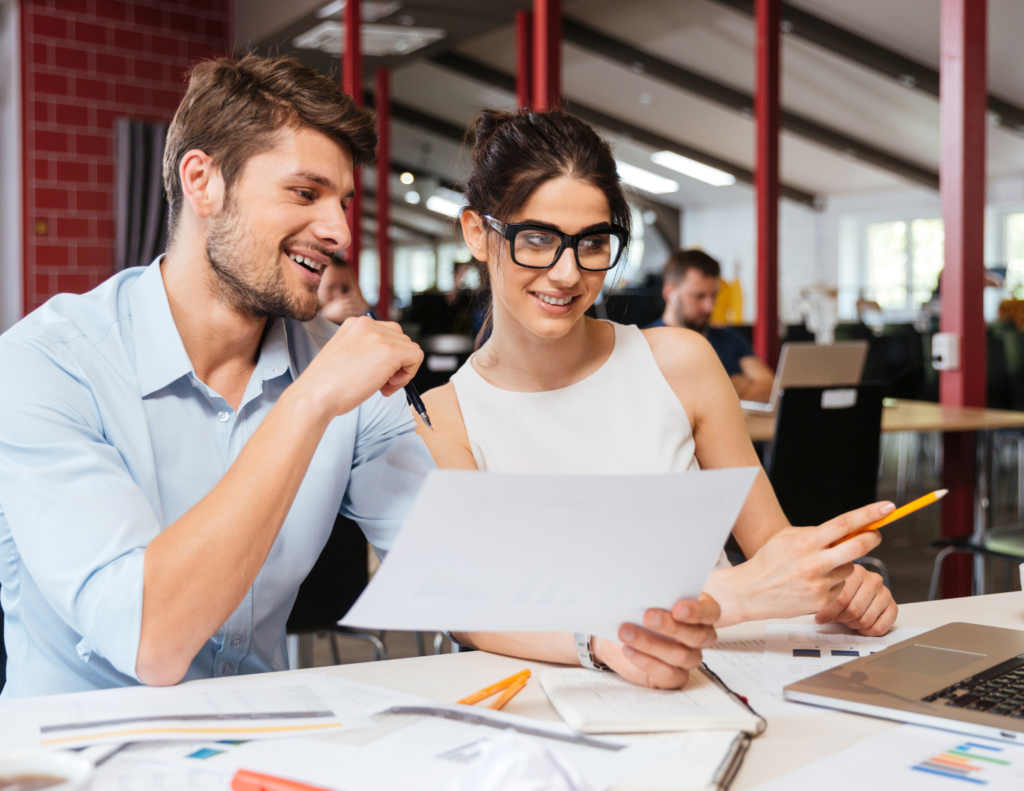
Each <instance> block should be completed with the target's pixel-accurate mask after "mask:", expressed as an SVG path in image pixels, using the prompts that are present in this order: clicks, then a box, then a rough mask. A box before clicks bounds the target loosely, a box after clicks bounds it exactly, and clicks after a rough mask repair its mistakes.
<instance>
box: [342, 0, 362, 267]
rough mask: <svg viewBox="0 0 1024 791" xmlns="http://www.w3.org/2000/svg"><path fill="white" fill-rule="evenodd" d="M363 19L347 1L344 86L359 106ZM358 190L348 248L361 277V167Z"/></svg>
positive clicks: (355, 176)
mask: <svg viewBox="0 0 1024 791" xmlns="http://www.w3.org/2000/svg"><path fill="white" fill-rule="evenodd" d="M361 26H362V20H361V18H360V4H359V3H358V2H352V3H345V42H344V43H345V54H344V55H342V60H341V89H342V90H343V91H345V93H347V94H348V95H349V96H351V97H352V98H353V99H355V100H356V107H362V106H363V48H362V35H361V32H362V31H361ZM352 176H353V179H354V181H355V194H354V195H353V196H352V203H350V204H349V208H348V227H349V230H350V231H351V233H352V244H351V245H350V246H349V248H348V253H347V258H348V262H349V266H351V267H352V271H353V272H355V274H356V279H357V280H358V278H359V253H360V251H361V250H362V247H363V245H362V241H363V240H362V220H363V174H362V171H361V170H360V169H359V168H355V169H354V170H353V173H352Z"/></svg>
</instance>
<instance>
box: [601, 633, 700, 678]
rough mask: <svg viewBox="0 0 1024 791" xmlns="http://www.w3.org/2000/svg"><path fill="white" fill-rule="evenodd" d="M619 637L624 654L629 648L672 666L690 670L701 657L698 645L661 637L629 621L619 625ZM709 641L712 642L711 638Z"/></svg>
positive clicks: (697, 663)
mask: <svg viewBox="0 0 1024 791" xmlns="http://www.w3.org/2000/svg"><path fill="white" fill-rule="evenodd" d="M699 628H707V627H699ZM619 639H620V640H621V641H622V644H623V645H624V646H625V654H626V656H630V653H629V651H630V650H633V651H636V652H642V653H644V654H648V655H650V656H652V657H654V658H656V659H658V660H660V661H662V662H664V663H665V664H667V665H671V666H672V667H678V668H684V669H686V670H692V669H693V668H695V667H697V666H698V665H699V664H700V663H701V661H702V659H703V656H702V655H701V650H700V647H699V646H690V645H684V644H683V643H680V642H678V641H677V640H673V639H672V638H670V637H663V636H662V635H659V634H655V633H654V632H652V631H650V630H649V629H643V628H641V627H639V626H636V625H634V624H631V623H624V624H623V625H622V626H620V627H619ZM711 642H714V639H713V638H712V640H711ZM708 644H709V645H710V643H708ZM630 658H632V657H630Z"/></svg>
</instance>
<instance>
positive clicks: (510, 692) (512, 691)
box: [487, 676, 530, 711]
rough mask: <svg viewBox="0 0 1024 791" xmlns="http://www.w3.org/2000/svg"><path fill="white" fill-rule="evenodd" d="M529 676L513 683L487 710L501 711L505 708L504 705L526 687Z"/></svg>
mask: <svg viewBox="0 0 1024 791" xmlns="http://www.w3.org/2000/svg"><path fill="white" fill-rule="evenodd" d="M529 680H530V679H529V676H523V677H522V678H520V679H519V680H518V681H516V682H515V683H513V684H512V685H511V686H510V687H509V688H508V689H506V690H505V691H504V692H502V693H501V696H500V697H499V698H498V699H497V700H496V701H494V703H492V704H491V705H490V706H488V707H487V708H489V709H494V710H495V711H501V710H502V709H503V708H505V704H506V703H508V702H509V701H510V700H512V698H514V697H515V696H516V695H518V694H519V691H520V690H521V689H522V688H523V687H525V686H526V682H527V681H529Z"/></svg>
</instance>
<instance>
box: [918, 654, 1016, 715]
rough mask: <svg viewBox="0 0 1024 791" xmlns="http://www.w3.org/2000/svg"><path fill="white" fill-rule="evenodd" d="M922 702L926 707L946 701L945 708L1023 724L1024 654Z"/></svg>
mask: <svg viewBox="0 0 1024 791" xmlns="http://www.w3.org/2000/svg"><path fill="white" fill-rule="evenodd" d="M921 700H923V701H924V702H925V703H934V702H936V701H940V700H945V701H946V705H947V706H956V707H958V708H962V709H969V710H971V711H987V712H988V713H989V714H998V715H1000V716H1002V717H1012V718H1014V719H1018V720H1024V654H1021V655H1020V656H1015V657H1014V658H1013V659H1007V660H1006V661H1005V662H1000V663H999V664H998V665H995V666H994V667H990V668H989V669H988V670H985V671H984V672H982V673H977V674H975V675H973V676H971V677H970V678H965V679H964V680H963V681H960V682H957V683H956V684H953V685H952V686H950V687H946V688H945V689H940V690H939V691H938V692H933V693H932V694H931V695H925V696H924V697H923V698H921Z"/></svg>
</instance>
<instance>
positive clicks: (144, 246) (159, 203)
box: [114, 118, 167, 272]
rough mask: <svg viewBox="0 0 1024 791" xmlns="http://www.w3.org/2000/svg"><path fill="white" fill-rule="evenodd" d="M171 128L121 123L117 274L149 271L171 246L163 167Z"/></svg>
mask: <svg viewBox="0 0 1024 791" xmlns="http://www.w3.org/2000/svg"><path fill="white" fill-rule="evenodd" d="M166 139H167V124H154V123H147V122H145V121H133V120H132V119H130V118H119V119H118V120H117V122H116V126H115V130H114V143H115V147H116V159H115V165H114V169H115V181H116V184H115V191H114V202H115V210H116V213H117V214H116V231H117V235H116V238H115V244H114V269H115V270H116V271H118V272H119V271H121V270H122V269H127V268H128V267H130V266H145V265H146V264H148V263H149V262H150V261H152V260H153V259H154V258H156V257H157V256H158V255H159V254H160V253H162V252H164V248H165V247H166V245H167V200H166V199H165V197H164V188H163V175H162V163H163V157H164V142H165V140H166Z"/></svg>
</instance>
